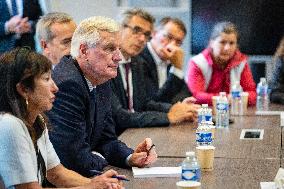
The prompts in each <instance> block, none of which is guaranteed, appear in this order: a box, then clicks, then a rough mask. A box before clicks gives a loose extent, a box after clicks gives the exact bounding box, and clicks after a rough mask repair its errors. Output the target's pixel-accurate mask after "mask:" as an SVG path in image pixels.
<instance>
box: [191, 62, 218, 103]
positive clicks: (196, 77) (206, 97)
mask: <svg viewBox="0 0 284 189" xmlns="http://www.w3.org/2000/svg"><path fill="white" fill-rule="evenodd" d="M187 73H188V78H187V86H188V89H189V90H190V91H191V93H192V95H193V97H194V98H196V100H197V103H198V104H208V105H212V96H218V94H217V93H207V92H206V86H205V78H204V76H203V74H202V71H201V70H200V69H199V68H198V66H197V65H196V64H195V63H194V62H193V61H192V60H191V61H190V62H189V67H188V72H187Z"/></svg>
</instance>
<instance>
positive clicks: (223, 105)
mask: <svg viewBox="0 0 284 189" xmlns="http://www.w3.org/2000/svg"><path fill="white" fill-rule="evenodd" d="M217 110H229V105H228V104H227V103H220V102H217Z"/></svg>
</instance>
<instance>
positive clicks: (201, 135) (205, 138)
mask: <svg viewBox="0 0 284 189" xmlns="http://www.w3.org/2000/svg"><path fill="white" fill-rule="evenodd" d="M196 142H197V143H198V144H210V143H211V142H212V133H211V132H196Z"/></svg>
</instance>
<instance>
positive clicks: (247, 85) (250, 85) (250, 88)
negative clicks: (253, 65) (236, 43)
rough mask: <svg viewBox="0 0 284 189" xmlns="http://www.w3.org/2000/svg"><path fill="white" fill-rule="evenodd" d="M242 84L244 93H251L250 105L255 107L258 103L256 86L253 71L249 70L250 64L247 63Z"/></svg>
mask: <svg viewBox="0 0 284 189" xmlns="http://www.w3.org/2000/svg"><path fill="white" fill-rule="evenodd" d="M240 84H241V86H242V88H243V91H245V92H248V93H249V97H248V104H249V105H255V102H256V85H255V82H254V80H253V76H252V73H251V70H250V68H249V65H248V63H246V65H245V67H244V70H243V72H242V75H241V81H240Z"/></svg>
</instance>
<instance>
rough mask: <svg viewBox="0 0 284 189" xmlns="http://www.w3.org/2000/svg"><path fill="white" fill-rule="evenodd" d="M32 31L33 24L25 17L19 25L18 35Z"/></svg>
mask: <svg viewBox="0 0 284 189" xmlns="http://www.w3.org/2000/svg"><path fill="white" fill-rule="evenodd" d="M31 31H32V27H31V24H30V23H29V18H28V17H25V18H23V19H21V21H20V23H19V24H18V26H17V28H16V33H18V34H24V33H29V32H31Z"/></svg>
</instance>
